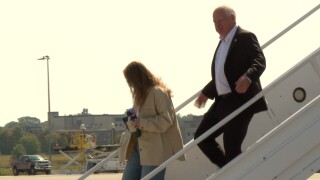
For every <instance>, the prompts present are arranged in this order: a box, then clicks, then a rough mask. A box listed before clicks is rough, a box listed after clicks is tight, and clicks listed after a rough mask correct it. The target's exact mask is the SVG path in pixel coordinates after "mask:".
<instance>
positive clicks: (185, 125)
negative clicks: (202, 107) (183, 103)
mask: <svg viewBox="0 0 320 180" xmlns="http://www.w3.org/2000/svg"><path fill="white" fill-rule="evenodd" d="M202 118H203V116H194V115H192V117H191V119H190V118H189V119H188V120H180V121H179V125H180V130H181V135H182V138H183V142H184V143H185V144H186V143H187V142H189V141H190V140H192V139H193V138H194V133H195V132H196V130H197V128H198V126H199V124H200V122H201V120H202Z"/></svg>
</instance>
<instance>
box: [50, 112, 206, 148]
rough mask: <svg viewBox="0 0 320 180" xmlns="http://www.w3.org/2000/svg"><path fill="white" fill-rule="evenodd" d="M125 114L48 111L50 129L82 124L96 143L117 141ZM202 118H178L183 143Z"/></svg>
mask: <svg viewBox="0 0 320 180" xmlns="http://www.w3.org/2000/svg"><path fill="white" fill-rule="evenodd" d="M125 116H126V115H125V114H102V115H92V114H89V113H88V109H83V111H82V113H79V114H77V115H67V116H59V112H50V120H51V131H53V132H54V131H57V132H58V131H76V130H80V125H81V124H84V125H85V127H86V131H87V132H88V133H90V134H95V135H96V144H97V145H106V144H114V143H116V144H117V143H119V141H120V138H121V134H122V132H123V131H124V130H125V125H124V123H123V120H122V118H124V117H125ZM201 120H202V116H193V115H188V120H180V121H179V125H180V129H181V134H182V137H183V140H184V143H187V142H189V141H190V140H192V139H193V137H194V133H195V131H196V129H197V127H198V125H199V124H200V122H201Z"/></svg>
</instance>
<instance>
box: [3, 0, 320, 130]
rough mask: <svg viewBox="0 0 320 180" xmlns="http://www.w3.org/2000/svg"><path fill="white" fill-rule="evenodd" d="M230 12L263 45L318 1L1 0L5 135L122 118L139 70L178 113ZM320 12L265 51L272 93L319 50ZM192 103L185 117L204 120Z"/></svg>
mask: <svg viewBox="0 0 320 180" xmlns="http://www.w3.org/2000/svg"><path fill="white" fill-rule="evenodd" d="M221 4H228V5H230V6H232V7H233V8H234V9H235V11H236V14H237V24H238V25H239V26H241V27H242V28H244V29H247V30H250V31H252V32H254V33H255V34H256V36H257V37H258V40H259V42H260V45H263V44H264V43H266V42H267V41H269V40H270V39H271V38H273V37H274V36H275V35H276V34H278V33H279V32H280V31H282V30H283V29H285V28H286V27H288V26H289V25H290V24H291V23H293V22H294V21H296V20H297V19H298V18H300V17H302V16H303V15H304V14H305V13H307V12H308V11H310V10H311V9H312V8H314V7H316V6H317V5H318V4H319V1H318V0H308V1H305V0H297V1H292V0H282V1H279V0H268V1H256V0H240V1H239V0H228V1H222V0H220V1H218V0H201V1H195V0H161V1H159V0H158V1H156V0H90V1H89V0H87V1H85V0H54V1H53V0H51V1H49V0H28V1H25V0H2V1H0V22H1V30H0V49H1V51H0V63H1V66H0V83H1V90H0V126H4V125H5V124H7V123H9V122H11V121H15V122H17V119H18V118H20V117H24V116H30V117H36V118H39V119H40V121H41V122H44V121H47V112H48V84H47V83H48V81H47V62H46V61H39V60H37V59H39V58H41V57H43V56H46V55H48V56H49V57H50V60H49V75H50V79H49V82H50V110H51V111H54V112H59V115H60V116H63V115H74V114H78V113H81V112H82V109H83V108H87V109H88V111H89V113H90V114H93V115H99V114H122V113H124V112H125V110H126V109H127V108H129V107H131V106H132V99H131V94H130V90H129V88H128V85H127V84H126V81H125V79H124V77H123V69H124V68H125V67H126V65H127V64H129V63H130V62H131V61H136V60H137V61H141V62H142V63H144V64H145V65H146V66H147V68H149V69H150V70H151V71H152V72H153V73H154V74H155V75H156V76H158V77H160V78H162V80H163V81H164V82H165V83H166V84H167V86H169V87H170V88H171V89H172V91H173V95H174V97H173V103H174V105H175V106H176V107H177V106H178V105H180V104H181V103H183V102H184V101H185V100H187V99H188V98H190V97H191V96H192V95H194V94H195V93H196V92H198V91H199V90H201V89H202V88H203V87H204V86H205V85H206V83H207V82H208V81H209V80H210V78H211V75H210V68H211V62H212V56H213V53H214V50H215V48H216V46H217V44H218V40H219V39H218V37H219V36H218V34H217V33H216V32H215V29H214V25H213V22H212V12H213V10H214V8H215V7H217V6H218V5H221ZM319 19H320V10H318V11H316V12H315V13H314V14H313V15H311V16H310V17H309V18H308V19H307V20H305V21H304V22H302V23H301V24H299V25H298V26H297V27H296V28H294V29H293V30H291V31H290V32H289V33H287V34H286V35H284V36H283V37H281V38H280V39H279V40H277V41H276V42H275V43H273V44H271V45H270V46H269V47H267V48H266V49H264V50H263V51H264V53H265V56H266V59H267V69H266V70H265V72H264V73H263V75H262V76H261V81H262V86H263V87H266V86H267V85H268V84H270V83H271V82H272V81H274V80H275V79H276V78H278V77H279V76H280V75H281V74H283V73H284V72H286V71H287V70H288V69H290V68H291V67H293V66H294V65H295V64H296V63H298V62H299V61H301V60H302V59H303V58H305V57H306V56H307V55H309V54H310V53H312V52H313V51H314V50H316V49H317V48H318V47H319V45H320V36H319V32H320V25H319ZM211 103H212V101H208V102H207V104H206V107H205V108H202V109H197V108H196V107H195V106H194V102H191V103H190V104H189V105H187V106H186V107H185V108H183V109H182V110H180V111H179V112H178V113H179V114H180V115H187V114H194V115H202V114H203V113H205V112H206V110H207V108H208V107H209V106H210V105H211Z"/></svg>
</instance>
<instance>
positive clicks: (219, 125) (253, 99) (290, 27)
mask: <svg viewBox="0 0 320 180" xmlns="http://www.w3.org/2000/svg"><path fill="white" fill-rule="evenodd" d="M319 8H320V4H318V5H317V6H316V7H314V8H313V9H311V10H310V11H309V12H307V13H306V14H305V15H303V16H302V17H301V18H299V19H298V20H296V21H295V22H293V23H292V24H291V25H289V26H288V27H287V28H285V29H284V30H282V31H281V32H280V33H278V34H277V35H276V36H274V37H273V38H272V39H270V40H269V41H268V42H266V43H265V44H264V45H262V46H261V49H264V48H266V47H268V46H269V45H270V44H272V43H273V42H274V41H276V40H277V39H279V38H280V37H281V36H283V35H284V34H286V33H287V32H288V31H290V30H291V29H292V28H293V27H295V26H297V25H298V24H299V23H301V22H302V21H303V20H305V19H306V18H307V17H309V16H310V15H311V14H313V13H314V12H316V11H317V10H318V9H319ZM298 64H300V63H298ZM294 67H297V65H296V66H294ZM288 74H289V73H285V74H284V75H286V76H288ZM281 77H283V76H281ZM281 77H280V78H281ZM278 79H279V78H278ZM275 84H277V83H276V82H275V83H272V84H270V85H269V86H267V87H270V88H267V87H266V88H265V89H264V90H263V91H262V92H260V93H259V94H257V95H256V96H255V97H253V98H252V99H250V100H249V101H248V102H246V103H245V104H244V105H243V106H241V107H239V108H238V109H237V110H235V111H233V112H232V113H231V114H229V115H228V116H227V117H225V118H224V119H223V120H222V121H220V122H219V123H218V124H216V125H215V126H213V127H212V128H210V129H209V130H207V132H205V133H203V134H202V135H201V136H199V137H198V138H197V139H194V140H190V141H189V142H188V143H187V144H186V145H185V146H184V147H183V149H182V150H180V151H179V152H178V153H176V154H175V155H173V156H172V157H170V158H169V159H168V160H167V161H165V162H164V163H162V164H161V165H160V166H158V167H157V168H156V169H154V170H153V171H151V172H150V173H149V174H148V175H146V176H145V177H144V178H142V180H148V179H151V178H152V177H153V176H155V175H156V174H158V173H159V172H160V171H161V170H163V169H164V168H165V167H167V166H168V165H169V164H170V163H171V162H172V161H174V160H176V159H178V158H179V157H180V156H182V155H183V154H185V153H186V152H187V151H188V150H190V149H191V148H192V147H193V146H195V145H197V144H198V143H199V142H201V141H202V140H204V139H205V138H207V137H208V136H209V135H210V134H212V133H213V132H215V131H216V130H218V129H219V128H221V127H222V126H223V125H224V124H226V123H228V122H229V121H230V120H231V119H233V118H234V117H235V116H237V115H238V114H239V113H241V112H242V111H243V110H245V109H246V108H248V107H249V106H250V105H252V104H253V103H255V102H256V101H257V100H258V99H260V98H262V97H263V96H264V94H266V93H265V92H266V91H270V90H271V89H272V88H271V87H272V86H271V85H275ZM194 96H195V95H194ZM188 100H189V99H188Z"/></svg>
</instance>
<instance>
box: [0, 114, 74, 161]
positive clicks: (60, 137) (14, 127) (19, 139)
mask: <svg viewBox="0 0 320 180" xmlns="http://www.w3.org/2000/svg"><path fill="white" fill-rule="evenodd" d="M35 119H37V118H31V119H30V117H23V118H19V119H18V121H19V122H10V123H8V124H6V125H5V126H4V127H0V154H3V155H12V159H17V158H19V157H20V156H21V155H24V154H39V153H47V152H48V150H49V147H51V148H52V147H55V146H56V145H57V144H58V145H59V146H67V145H68V144H69V141H70V139H69V138H68V134H67V133H52V134H51V144H50V146H49V143H48V142H49V141H48V138H49V131H48V125H47V122H44V123H40V120H39V121H38V120H35Z"/></svg>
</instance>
